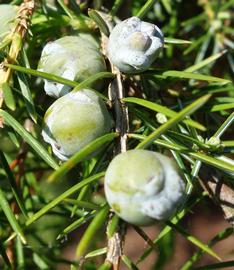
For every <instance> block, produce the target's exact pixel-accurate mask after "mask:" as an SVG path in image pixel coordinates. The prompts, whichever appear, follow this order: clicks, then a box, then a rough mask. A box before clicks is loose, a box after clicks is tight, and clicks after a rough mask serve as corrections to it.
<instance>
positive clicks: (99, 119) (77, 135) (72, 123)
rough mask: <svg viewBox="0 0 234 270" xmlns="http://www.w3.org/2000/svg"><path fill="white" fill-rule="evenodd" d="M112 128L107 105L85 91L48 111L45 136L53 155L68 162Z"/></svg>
mask: <svg viewBox="0 0 234 270" xmlns="http://www.w3.org/2000/svg"><path fill="white" fill-rule="evenodd" d="M111 127H112V119H111V117H110V115H109V113H108V111H107V109H106V106H105V104H104V102H103V101H102V100H101V98H100V97H99V96H98V95H97V94H95V93H94V92H93V91H91V90H88V89H83V90H79V91H78V92H70V93H69V94H67V95H65V96H63V97H61V98H59V99H57V100H56V101H55V102H54V103H53V104H52V105H51V106H50V107H49V109H48V110H47V112H46V114H45V117H44V129H43V132H42V135H43V138H44V140H45V141H46V142H48V143H50V144H51V146H52V150H53V152H54V154H55V155H56V156H57V157H58V158H60V159H61V160H66V159H68V158H69V157H70V156H72V155H73V154H75V153H76V152H78V151H79V150H80V149H82V148H83V147H84V146H86V145H87V144H89V143H90V142H92V141H93V140H95V139H96V138H98V137H100V136H102V135H104V134H105V133H108V132H109V131H110V129H111Z"/></svg>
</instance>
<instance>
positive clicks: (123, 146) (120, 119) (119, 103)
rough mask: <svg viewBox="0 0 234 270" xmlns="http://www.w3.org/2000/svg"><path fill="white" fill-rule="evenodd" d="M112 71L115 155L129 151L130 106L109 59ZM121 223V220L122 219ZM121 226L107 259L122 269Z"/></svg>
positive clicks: (104, 40) (104, 39) (110, 242)
mask: <svg viewBox="0 0 234 270" xmlns="http://www.w3.org/2000/svg"><path fill="white" fill-rule="evenodd" d="M99 14H100V16H102V17H103V19H104V20H105V21H106V22H107V26H108V28H109V31H110V32H111V30H112V28H113V23H112V21H111V20H112V18H111V17H109V16H108V15H106V14H103V13H99ZM107 44H108V37H107V36H105V35H104V34H102V52H103V54H104V55H105V56H106V57H107V58H108V52H107ZM109 62H110V65H111V71H112V73H114V74H116V78H115V79H114V80H113V81H112V82H111V83H110V85H109V99H110V101H111V104H112V107H113V109H114V116H115V130H116V132H118V133H119V134H120V136H119V138H118V140H119V141H118V143H117V145H116V149H115V155H116V154H118V153H122V152H125V151H127V133H128V131H129V118H128V108H127V105H126V104H125V103H124V102H123V98H124V96H125V91H124V87H123V83H122V74H121V72H120V71H119V69H118V68H117V67H115V66H114V65H113V64H112V63H111V61H110V60H109ZM120 223H121V221H120ZM119 227H121V228H119V229H117V230H116V232H115V233H114V234H113V236H112V237H110V238H109V239H108V245H107V256H106V261H107V262H110V263H111V264H112V266H113V269H114V270H119V269H120V265H119V262H120V258H121V256H122V253H123V252H122V249H123V242H124V235H125V231H126V230H125V227H126V226H125V224H124V223H122V226H119Z"/></svg>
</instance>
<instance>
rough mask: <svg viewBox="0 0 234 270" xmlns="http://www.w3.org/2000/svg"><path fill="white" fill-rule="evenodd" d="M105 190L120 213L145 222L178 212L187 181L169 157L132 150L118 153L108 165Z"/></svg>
mask: <svg viewBox="0 0 234 270" xmlns="http://www.w3.org/2000/svg"><path fill="white" fill-rule="evenodd" d="M105 194H106V198H107V201H108V203H109V204H110V206H111V207H112V208H113V210H114V211H115V212H116V214H117V215H119V216H120V217H121V218H122V219H124V220H125V221H127V222H129V223H132V224H135V225H139V226H144V225H150V224H152V223H154V222H155V220H165V219H168V218H169V217H170V216H171V215H172V214H173V213H174V212H175V210H176V208H177V206H178V204H179V203H180V201H181V199H182V197H183V194H184V183H183V181H182V180H181V177H180V176H179V174H178V171H177V169H176V167H175V166H174V164H173V162H172V161H171V160H170V159H169V158H168V157H166V156H164V155H162V154H159V153H155V152H152V151H147V150H130V151H127V152H125V153H121V154H119V155H117V156H116V157H115V158H114V159H113V160H112V161H111V163H110V165H109V166H108V168H107V171H106V175H105Z"/></svg>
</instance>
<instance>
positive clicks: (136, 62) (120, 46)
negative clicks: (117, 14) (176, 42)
mask: <svg viewBox="0 0 234 270" xmlns="http://www.w3.org/2000/svg"><path fill="white" fill-rule="evenodd" d="M163 45H164V38H163V34H162V32H161V30H160V29H159V28H158V27H157V26H156V25H154V24H151V23H148V22H144V21H141V20H140V19H139V18H137V17H131V18H129V19H127V20H125V21H122V22H120V23H119V24H117V25H116V26H115V27H114V29H113V30H112V32H111V34H110V37H109V41H108V56H109V58H110V60H111V62H112V63H113V64H114V65H115V66H116V67H117V68H118V69H119V70H120V71H122V72H124V73H137V72H140V71H144V70H146V69H148V68H149V67H150V66H151V64H152V63H153V62H154V61H155V59H156V58H157V56H158V55H159V53H160V51H161V49H162V48H163Z"/></svg>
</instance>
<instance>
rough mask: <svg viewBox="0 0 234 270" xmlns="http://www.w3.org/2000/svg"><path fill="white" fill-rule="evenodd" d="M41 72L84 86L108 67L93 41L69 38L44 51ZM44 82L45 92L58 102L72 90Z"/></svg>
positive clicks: (39, 68) (51, 43)
mask: <svg viewBox="0 0 234 270" xmlns="http://www.w3.org/2000/svg"><path fill="white" fill-rule="evenodd" d="M38 70H39V71H43V72H47V73H51V74H54V75H57V76H60V77H63V78H66V79H69V80H72V81H76V82H82V81H83V80H85V79H87V78H89V77H90V76H92V75H94V74H96V73H99V72H102V71H105V70H106V64H105V61H104V58H103V56H102V54H101V53H100V50H99V48H98V46H97V44H95V43H94V41H90V40H88V39H87V38H82V37H77V36H66V37H63V38H60V39H58V40H55V41H53V42H49V43H47V45H46V46H45V47H44V49H43V51H42V54H41V59H40V61H39V64H38ZM44 82H45V86H44V89H45V92H46V93H47V94H48V95H50V96H53V97H56V98H57V97H61V96H63V95H64V94H67V93H68V92H70V90H71V88H70V87H69V86H66V85H63V84H60V83H55V82H52V81H49V80H44ZM95 88H96V85H95Z"/></svg>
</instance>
